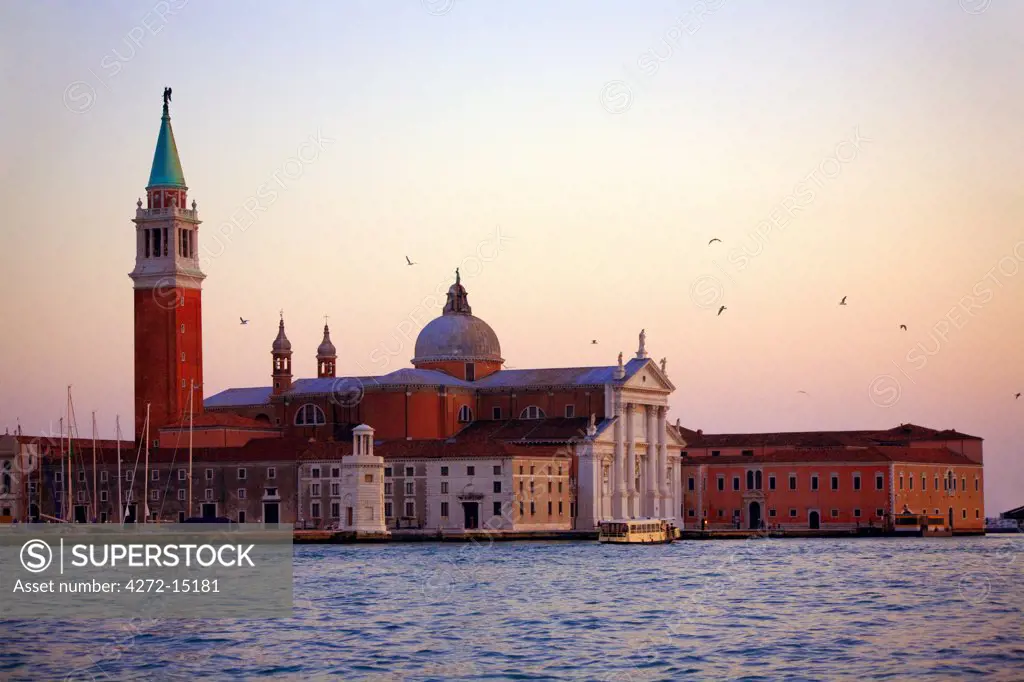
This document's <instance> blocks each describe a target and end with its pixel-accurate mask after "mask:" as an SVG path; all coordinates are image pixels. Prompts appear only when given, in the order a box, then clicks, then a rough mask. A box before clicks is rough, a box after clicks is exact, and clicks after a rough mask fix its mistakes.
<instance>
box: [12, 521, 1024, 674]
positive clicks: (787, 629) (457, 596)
mask: <svg viewBox="0 0 1024 682" xmlns="http://www.w3.org/2000/svg"><path fill="white" fill-rule="evenodd" d="M295 595H296V600H297V603H298V608H297V611H296V617H295V618H292V619H289V620H279V621H245V622H241V621H236V622H219V621H213V622H211V621H166V622H155V623H149V624H145V625H142V626H140V627H139V629H138V631H137V632H136V633H135V634H133V635H131V636H127V635H126V634H125V632H124V630H123V629H122V626H123V624H122V623H117V622H112V623H100V624H97V623H95V622H94V623H87V622H71V623H67V624H55V623H27V622H10V621H7V622H4V621H0V637H2V640H0V679H3V680H53V679H56V680H60V679H67V680H71V679H84V680H87V679H96V680H109V679H116V680H121V679H146V680H160V679H182V680H184V679H345V680H356V679H365V680H441V679H488V680H584V679H585V680H676V679H715V680H719V679H797V680H837V679H850V680H865V679H893V680H925V679H927V680H946V679H951V678H964V677H980V676H983V675H984V676H986V677H991V678H993V679H1004V680H1020V679H1024V612H1022V611H1024V537H1022V536H1021V535H1002V536H988V537H979V538H962V539H961V538H913V539H898V540H897V539H871V540H867V539H863V540H795V539H793V540H778V539H768V540H765V539H760V540H749V541H711V542H692V541H691V542H678V543H675V544H672V545H662V546H648V547H635V546H609V545H599V544H597V543H573V544H569V543H495V544H491V545H487V544H481V545H472V544H467V545H459V544H408V545H382V546H299V547H296V548H295ZM2 609H3V604H2V602H0V615H2ZM111 645H115V646H118V645H119V646H120V649H119V651H120V654H117V653H116V652H117V651H118V649H116V648H111ZM103 652H106V653H103ZM90 657H91V659H90Z"/></svg>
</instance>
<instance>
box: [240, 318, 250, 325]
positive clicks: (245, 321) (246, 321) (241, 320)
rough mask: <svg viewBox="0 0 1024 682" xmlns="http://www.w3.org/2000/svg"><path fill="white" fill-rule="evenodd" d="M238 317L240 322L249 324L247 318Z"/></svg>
mask: <svg viewBox="0 0 1024 682" xmlns="http://www.w3.org/2000/svg"><path fill="white" fill-rule="evenodd" d="M238 319H239V321H240V322H241V323H242V324H249V320H245V319H242V318H241V317H239V318H238Z"/></svg>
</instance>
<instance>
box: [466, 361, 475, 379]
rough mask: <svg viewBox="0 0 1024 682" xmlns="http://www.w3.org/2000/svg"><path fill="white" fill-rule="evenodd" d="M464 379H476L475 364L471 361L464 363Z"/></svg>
mask: <svg viewBox="0 0 1024 682" xmlns="http://www.w3.org/2000/svg"><path fill="white" fill-rule="evenodd" d="M466 381H476V365H475V364H473V363H472V362H467V363H466Z"/></svg>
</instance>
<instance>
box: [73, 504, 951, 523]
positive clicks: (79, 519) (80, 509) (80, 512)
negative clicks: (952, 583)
mask: <svg viewBox="0 0 1024 682" xmlns="http://www.w3.org/2000/svg"><path fill="white" fill-rule="evenodd" d="M949 514H950V518H953V510H952V509H951V510H949ZM75 523H88V520H87V519H86V517H85V505H84V504H76V505H75Z"/></svg>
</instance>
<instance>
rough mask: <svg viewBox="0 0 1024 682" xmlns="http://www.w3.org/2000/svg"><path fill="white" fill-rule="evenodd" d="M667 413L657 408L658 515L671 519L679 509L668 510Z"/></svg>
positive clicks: (670, 491) (669, 500) (663, 407)
mask: <svg viewBox="0 0 1024 682" xmlns="http://www.w3.org/2000/svg"><path fill="white" fill-rule="evenodd" d="M667 413H668V408H667V407H665V406H664V405H662V406H661V407H659V408H658V508H659V511H658V513H659V514H660V515H661V516H662V517H664V518H668V519H673V518H675V517H676V515H677V514H678V510H679V507H678V506H676V508H675V509H669V503H670V502H671V496H672V487H671V486H670V485H669V480H668V424H667V419H666V417H667V416H668V415H667Z"/></svg>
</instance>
